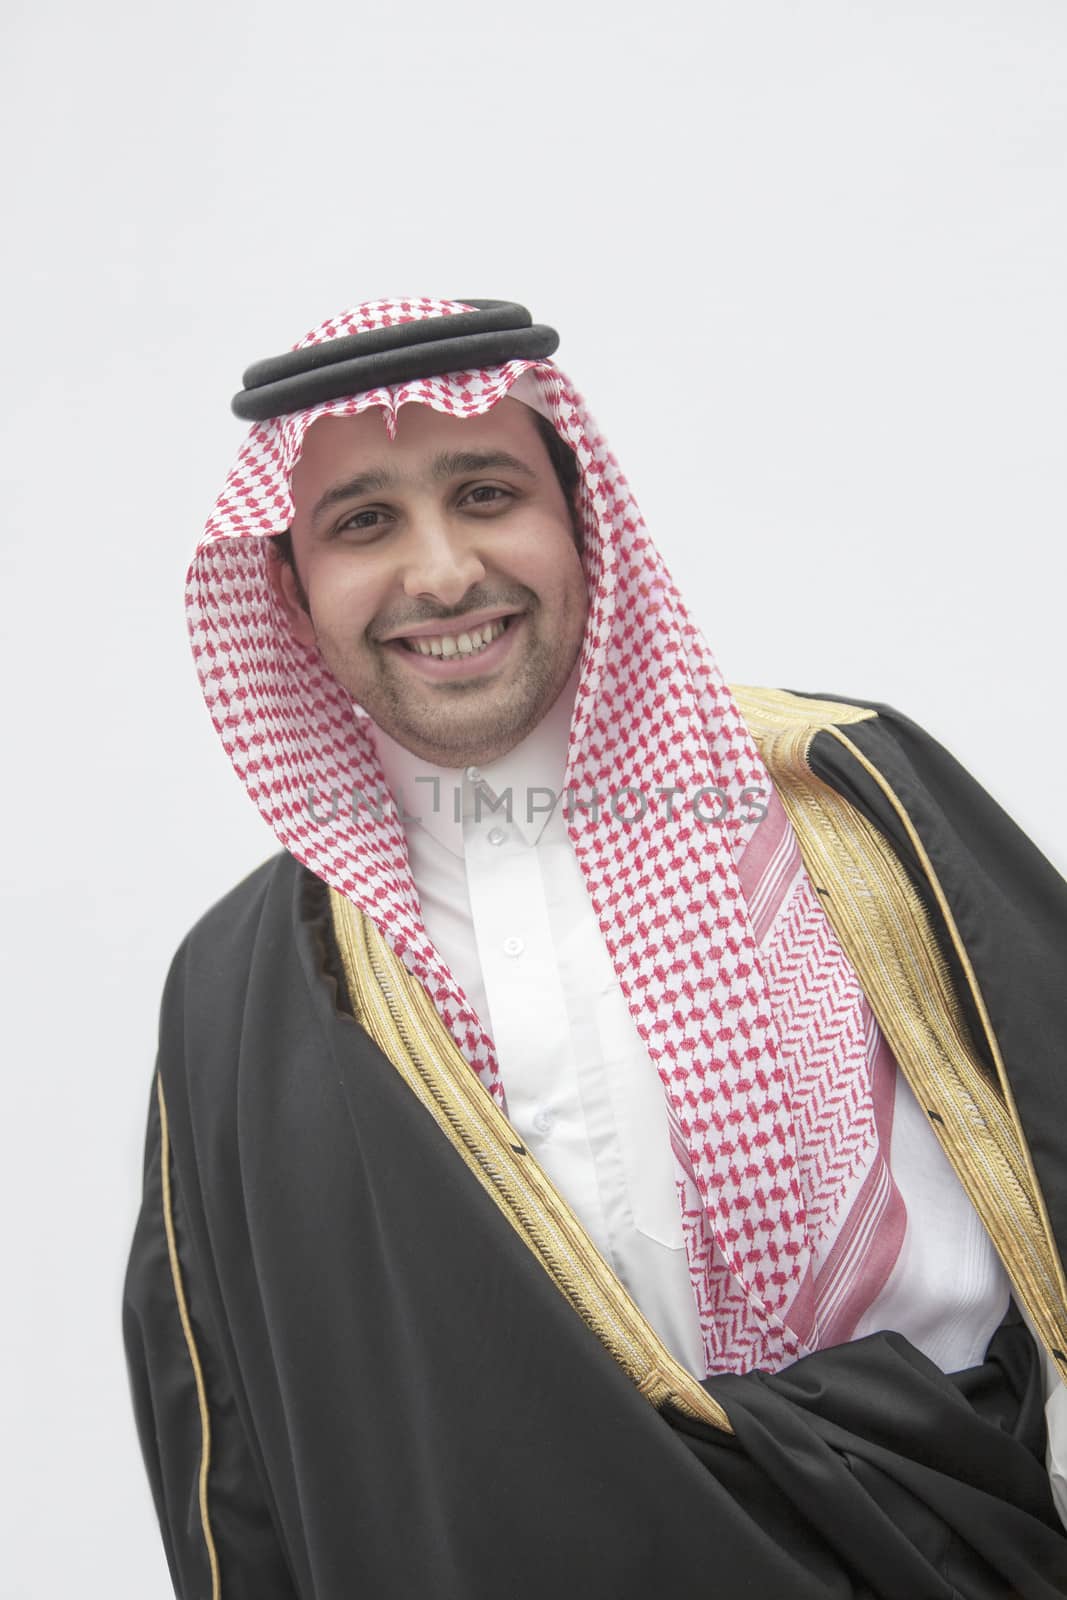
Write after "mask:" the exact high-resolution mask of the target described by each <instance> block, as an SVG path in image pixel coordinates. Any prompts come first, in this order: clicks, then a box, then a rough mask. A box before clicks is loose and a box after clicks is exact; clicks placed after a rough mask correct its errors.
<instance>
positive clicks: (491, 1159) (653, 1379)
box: [330, 889, 733, 1433]
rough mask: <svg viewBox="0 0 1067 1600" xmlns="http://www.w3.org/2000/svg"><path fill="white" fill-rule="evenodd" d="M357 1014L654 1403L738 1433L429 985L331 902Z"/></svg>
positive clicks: (343, 903)
mask: <svg viewBox="0 0 1067 1600" xmlns="http://www.w3.org/2000/svg"><path fill="white" fill-rule="evenodd" d="M330 902H331V908H332V913H333V925H334V932H335V935H336V938H337V944H338V948H339V950H340V953H341V961H342V965H343V967H344V972H345V977H346V980H347V984H348V989H349V994H350V998H351V1000H352V1006H353V1010H354V1012H355V1015H356V1018H357V1020H358V1021H359V1023H360V1024H361V1026H362V1027H363V1028H364V1029H365V1030H366V1032H367V1033H369V1034H370V1036H371V1038H372V1039H373V1040H374V1042H375V1044H377V1046H378V1048H379V1049H380V1050H381V1052H382V1054H383V1055H384V1056H385V1057H386V1059H387V1060H389V1061H391V1062H392V1064H393V1066H394V1067H396V1069H397V1071H398V1072H399V1073H400V1075H401V1077H402V1078H403V1079H404V1082H405V1083H406V1084H407V1085H408V1087H409V1088H410V1089H411V1090H412V1091H413V1093H414V1094H415V1096H416V1098H417V1099H418V1100H419V1102H420V1103H421V1104H422V1105H423V1106H424V1107H425V1108H426V1110H427V1111H428V1112H429V1113H430V1115H431V1116H432V1117H433V1119H434V1121H435V1122H436V1123H437V1126H438V1127H439V1128H440V1129H441V1132H442V1133H443V1134H444V1135H445V1137H446V1139H447V1140H448V1142H449V1144H450V1145H451V1146H452V1148H453V1149H454V1150H455V1151H456V1153H457V1154H458V1155H459V1157H460V1158H461V1160H462V1161H463V1163H464V1165H465V1166H466V1167H467V1169H468V1171H470V1172H471V1173H472V1174H473V1175H474V1177H475V1178H476V1179H477V1181H478V1183H479V1184H480V1185H481V1187H482V1189H483V1190H484V1192H485V1193H486V1194H487V1195H488V1196H489V1198H490V1200H491V1201H492V1202H493V1204H494V1205H495V1206H496V1208H497V1210H498V1211H499V1212H500V1213H501V1215H502V1216H504V1217H505V1218H506V1220H507V1221H508V1223H509V1224H510V1225H511V1227H512V1228H514V1230H515V1232H516V1233H517V1234H518V1235H519V1237H520V1238H521V1239H522V1241H523V1243H524V1244H525V1245H526V1246H527V1248H528V1249H529V1250H530V1251H531V1253H532V1254H533V1256H534V1257H535V1259H536V1260H537V1261H538V1262H539V1263H540V1264H541V1266H542V1267H543V1268H544V1270H545V1271H546V1272H547V1273H548V1275H549V1277H550V1278H551V1279H552V1281H553V1283H554V1284H555V1285H556V1287H557V1288H558V1289H559V1291H560V1293H561V1294H562V1295H563V1296H564V1298H565V1299H566V1300H568V1301H569V1303H570V1304H571V1305H572V1306H573V1308H574V1309H575V1311H577V1313H578V1315H579V1316H580V1317H581V1318H582V1321H583V1322H584V1323H585V1324H586V1326H587V1327H589V1328H590V1329H591V1330H592V1331H593V1333H595V1334H596V1336H597V1338H598V1339H599V1340H600V1342H601V1343H602V1344H603V1345H604V1347H605V1349H606V1350H607V1351H608V1353H609V1354H610V1355H611V1356H612V1357H613V1359H614V1360H615V1361H616V1362H617V1363H618V1365H619V1366H620V1367H622V1369H623V1370H624V1372H626V1374H627V1376H628V1377H629V1378H630V1379H631V1380H632V1382H633V1383H634V1384H635V1385H636V1387H637V1389H638V1390H639V1391H640V1393H641V1394H643V1395H644V1396H645V1398H646V1399H648V1400H649V1401H651V1403H652V1404H653V1405H654V1406H656V1407H657V1408H658V1407H660V1406H663V1405H665V1404H668V1403H669V1404H670V1405H671V1406H673V1407H674V1409H675V1410H677V1411H680V1412H681V1413H682V1414H683V1415H685V1416H687V1417H691V1418H693V1419H695V1420H698V1421H701V1422H705V1423H708V1424H709V1425H710V1426H711V1427H714V1428H718V1429H719V1430H721V1431H722V1432H725V1433H732V1432H733V1429H732V1427H731V1426H730V1421H729V1418H728V1417H727V1415H726V1412H725V1411H724V1410H723V1408H722V1406H721V1405H719V1403H718V1402H717V1401H716V1400H713V1399H712V1397H711V1396H710V1395H709V1394H708V1392H707V1390H706V1389H704V1388H703V1387H702V1386H701V1385H700V1384H699V1383H698V1382H697V1380H696V1379H695V1378H694V1377H693V1375H692V1374H691V1373H690V1372H688V1371H687V1370H686V1369H685V1367H683V1366H682V1365H681V1364H680V1363H679V1362H678V1361H676V1360H675V1359H674V1357H673V1356H672V1355H671V1353H670V1351H669V1350H668V1349H667V1347H666V1346H665V1345H664V1344H663V1342H662V1340H661V1339H660V1338H659V1336H658V1334H657V1333H656V1332H655V1330H654V1329H653V1328H652V1327H651V1326H650V1324H649V1323H648V1322H647V1321H646V1320H645V1318H644V1317H643V1316H642V1314H641V1312H640V1310H639V1309H638V1307H637V1306H636V1305H635V1304H634V1302H633V1301H632V1300H631V1298H630V1296H629V1295H628V1294H627V1293H626V1290H625V1289H624V1288H623V1286H622V1284H621V1283H620V1282H619V1280H618V1278H616V1276H615V1274H614V1273H613V1272H612V1271H611V1270H610V1268H609V1267H608V1266H607V1265H606V1264H605V1262H604V1260H603V1258H602V1257H601V1255H600V1253H599V1251H597V1249H596V1248H595V1246H594V1245H593V1243H592V1241H591V1240H590V1238H589V1236H588V1234H587V1233H586V1232H585V1229H584V1228H583V1227H582V1225H581V1223H580V1222H579V1221H578V1219H577V1217H576V1216H575V1215H574V1213H573V1211H572V1210H571V1209H570V1207H569V1206H568V1205H567V1203H566V1201H565V1200H564V1199H563V1198H562V1196H561V1195H560V1194H559V1192H558V1191H557V1190H556V1188H555V1187H554V1186H553V1184H552V1183H551V1182H550V1180H549V1179H548V1177H547V1176H546V1175H545V1173H544V1172H543V1171H542V1169H541V1168H540V1167H539V1166H538V1164H537V1162H536V1161H535V1160H534V1158H533V1156H532V1155H531V1154H530V1152H529V1151H528V1150H527V1149H526V1147H525V1145H523V1144H522V1143H521V1141H520V1140H519V1138H518V1136H517V1134H516V1133H515V1130H514V1129H513V1128H512V1126H511V1124H510V1123H509V1122H508V1120H507V1118H506V1117H505V1116H504V1114H503V1112H502V1111H501V1110H500V1109H499V1107H498V1106H497V1105H496V1104H495V1103H494V1101H493V1099H492V1097H491V1096H490V1095H489V1093H488V1092H487V1091H486V1089H485V1088H484V1087H483V1085H482V1083H481V1082H480V1081H479V1079H478V1078H477V1077H476V1076H475V1074H474V1072H472V1070H471V1068H470V1066H469V1065H468V1063H467V1061H466V1060H465V1058H464V1057H463V1056H462V1055H461V1054H460V1052H459V1050H458V1048H457V1046H456V1044H455V1041H454V1040H453V1038H452V1036H451V1034H450V1033H449V1032H448V1030H447V1028H446V1027H445V1025H444V1023H443V1022H442V1021H441V1018H440V1017H439V1015H438V1013H437V1010H436V1008H435V1006H434V1004H433V1002H432V1000H431V999H430V997H429V995H428V994H427V993H426V991H425V990H424V989H423V987H422V985H421V984H420V983H418V982H417V981H416V979H415V978H413V977H412V975H411V974H410V973H409V972H408V970H407V968H406V967H405V966H404V964H403V962H402V961H400V959H399V958H398V957H397V956H396V955H394V953H393V951H392V950H391V949H390V948H389V946H388V945H387V944H386V942H385V940H384V939H383V938H382V936H381V934H380V933H379V932H378V930H377V928H376V927H375V926H374V924H373V923H372V922H371V921H370V919H369V918H367V917H366V916H364V915H363V913H362V912H360V911H358V910H357V909H356V907H355V906H353V905H352V904H351V902H350V901H349V900H347V899H346V898H345V896H344V895H342V894H339V893H338V892H337V891H336V890H333V889H331V891H330Z"/></svg>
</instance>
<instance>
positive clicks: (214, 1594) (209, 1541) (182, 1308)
mask: <svg viewBox="0 0 1067 1600" xmlns="http://www.w3.org/2000/svg"><path fill="white" fill-rule="evenodd" d="M156 1096H157V1098H158V1100H159V1160H160V1168H161V1171H162V1177H163V1227H164V1229H165V1231H166V1235H167V1252H168V1254H169V1256H170V1273H171V1277H172V1279H173V1281H174V1298H175V1300H177V1302H178V1315H179V1317H180V1318H181V1324H182V1332H183V1333H184V1334H185V1343H186V1346H187V1347H188V1350H189V1360H190V1361H191V1363H192V1367H193V1378H194V1379H195V1382H196V1398H197V1402H198V1404H199V1406H200V1438H201V1447H200V1481H199V1501H200V1526H201V1527H202V1528H203V1530H204V1544H205V1545H206V1546H207V1559H208V1565H209V1566H210V1568H211V1600H220V1596H221V1594H222V1586H221V1581H220V1578H219V1558H218V1555H217V1553H216V1550H215V1541H214V1539H213V1538H212V1535H211V1517H210V1515H209V1513H208V1505H207V1475H208V1467H209V1465H210V1462H211V1419H210V1417H209V1415H208V1408H207V1389H206V1387H205V1384H204V1373H203V1369H202V1368H201V1365H200V1356H199V1354H198V1352H197V1348H196V1339H195V1338H194V1336H193V1325H192V1322H191V1321H190V1319H189V1308H188V1305H187V1304H186V1300H185V1288H184V1285H183V1284H182V1269H181V1262H180V1261H179V1260H178V1243H177V1239H176V1237H175V1232H174V1208H173V1204H172V1200H171V1190H170V1129H169V1125H168V1122H167V1103H166V1101H165V1099H164V1098H163V1080H162V1078H161V1077H160V1076H159V1074H158V1072H157V1074H156Z"/></svg>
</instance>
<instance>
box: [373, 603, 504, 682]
mask: <svg viewBox="0 0 1067 1600" xmlns="http://www.w3.org/2000/svg"><path fill="white" fill-rule="evenodd" d="M499 615H500V614H499V613H498V616H499ZM503 615H504V616H505V617H506V618H507V622H506V624H505V627H504V631H503V632H502V633H501V634H499V635H498V637H497V638H495V639H494V640H493V641H492V642H491V643H490V644H486V645H483V646H482V647H481V648H480V649H477V650H473V651H461V650H456V651H455V652H454V654H452V655H425V654H423V652H422V651H421V650H418V649H417V648H415V647H414V646H412V645H408V644H405V642H404V641H405V639H408V638H411V637H412V635H411V634H400V635H397V636H396V637H394V638H392V639H389V640H388V641H386V643H385V644H384V645H383V648H384V649H385V650H387V651H388V652H389V653H390V655H392V656H393V657H394V658H396V659H398V660H402V661H403V663H404V667H405V669H406V670H408V671H410V672H414V673H415V675H416V676H417V677H419V678H422V679H423V681H424V682H426V683H449V682H452V681H454V680H455V679H461V678H478V677H484V676H485V675H486V674H487V673H493V672H495V671H496V669H497V668H498V667H500V666H502V665H503V663H504V661H505V660H506V659H507V657H508V655H509V654H510V653H511V651H512V649H513V648H514V647H515V641H516V639H517V638H518V637H519V636H521V634H522V631H523V628H524V626H525V621H526V619H525V616H524V615H523V613H521V612H516V611H508V612H505V613H503ZM463 620H464V622H465V623H466V622H467V619H466V618H464V619H463ZM489 620H490V621H493V620H495V619H494V618H490V619H489ZM437 626H438V628H440V626H441V624H440V623H438V624H437ZM482 626H483V627H484V626H485V624H484V623H483V624H482ZM473 627H476V624H474V623H473V622H471V623H468V626H467V627H464V628H463V629H462V630H461V631H462V632H464V633H466V632H467V631H468V628H473ZM417 637H420V638H425V637H427V635H425V634H420V635H418V636H417ZM429 637H430V638H435V637H437V635H434V634H430V635H429ZM457 637H458V635H457Z"/></svg>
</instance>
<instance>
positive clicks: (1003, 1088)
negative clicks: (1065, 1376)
mask: <svg viewBox="0 0 1067 1600" xmlns="http://www.w3.org/2000/svg"><path fill="white" fill-rule="evenodd" d="M829 731H830V732H831V733H832V734H833V736H834V738H836V739H839V740H840V741H841V743H842V744H843V745H844V746H845V748H846V749H847V750H848V751H849V752H850V753H851V754H852V755H853V756H854V757H855V759H856V760H857V761H858V762H859V763H860V765H861V766H862V767H863V768H864V770H865V771H866V772H868V773H870V775H871V777H872V778H873V779H874V781H875V782H876V783H877V784H878V787H879V788H880V789H881V790H882V791H883V793H884V794H885V796H886V798H887V799H888V800H889V802H890V804H891V805H892V806H893V809H894V810H895V811H896V813H897V815H898V816H899V818H900V820H901V822H902V823H903V825H904V828H905V830H906V831H907V834H908V837H909V839H910V840H911V843H912V848H913V849H914V850H915V853H916V855H917V856H918V858H919V861H920V862H921V864H922V868H923V871H924V873H925V874H926V877H927V879H928V881H929V883H930V887H931V889H932V890H933V892H934V896H935V898H936V900H937V904H938V907H939V909H940V911H941V915H942V916H943V917H944V919H945V925H946V927H947V928H948V932H949V937H950V938H951V940H952V946H953V949H954V950H955V952H956V956H957V959H958V960H959V963H960V965H961V967H962V968H963V971H964V975H965V977H966V979H967V986H968V988H969V989H970V992H971V995H972V998H973V1000H974V1004H975V1009H976V1010H977V1012H978V1016H979V1020H980V1021H981V1024H982V1031H983V1033H984V1034H985V1038H986V1042H987V1044H988V1046H989V1051H990V1054H991V1055H992V1057H993V1064H994V1066H995V1067H996V1070H997V1081H998V1083H999V1086H1000V1096H997V1095H995V1094H993V1106H994V1108H995V1111H996V1115H997V1117H998V1118H999V1119H1000V1125H999V1126H998V1127H997V1137H998V1139H1007V1140H1009V1141H1010V1149H1009V1152H1008V1153H1009V1154H1010V1157H1011V1159H1012V1161H1013V1163H1014V1165H1015V1166H1016V1167H1017V1168H1018V1169H1019V1171H1020V1177H1019V1182H1020V1187H1021V1189H1022V1192H1023V1194H1024V1195H1025V1196H1026V1198H1027V1201H1028V1204H1029V1205H1030V1206H1031V1207H1032V1216H1031V1219H1030V1226H1031V1227H1033V1228H1035V1229H1036V1230H1037V1231H1039V1233H1040V1235H1041V1238H1040V1247H1041V1253H1042V1257H1043V1272H1044V1273H1045V1274H1046V1275H1048V1276H1051V1278H1052V1279H1053V1280H1054V1283H1055V1289H1056V1297H1057V1298H1058V1301H1059V1308H1058V1314H1059V1325H1058V1327H1057V1324H1056V1321H1055V1317H1054V1314H1053V1313H1052V1312H1050V1317H1052V1318H1053V1320H1052V1321H1051V1322H1050V1324H1049V1326H1048V1331H1044V1332H1042V1339H1043V1340H1044V1341H1045V1343H1046V1344H1048V1345H1049V1350H1050V1353H1051V1354H1052V1355H1053V1356H1054V1358H1055V1360H1056V1361H1057V1362H1058V1364H1059V1366H1060V1367H1061V1369H1063V1370H1064V1371H1065V1372H1067V1351H1065V1349H1064V1336H1065V1334H1067V1277H1065V1276H1064V1270H1063V1263H1062V1261H1061V1259H1060V1254H1059V1251H1058V1249H1057V1248H1056V1242H1055V1234H1054V1233H1053V1229H1052V1220H1051V1218H1050V1217H1049V1214H1048V1207H1047V1206H1046V1204H1045V1197H1044V1195H1043V1194H1042V1192H1041V1185H1040V1182H1039V1181H1038V1176H1037V1172H1036V1170H1035V1168H1034V1163H1033V1157H1032V1156H1031V1154H1030V1147H1029V1145H1028V1144H1027V1142H1026V1137H1025V1135H1024V1133H1023V1130H1022V1121H1021V1119H1020V1117H1019V1112H1018V1108H1017V1106H1016V1104H1015V1095H1014V1093H1013V1092H1012V1087H1011V1080H1010V1079H1009V1077H1008V1072H1007V1068H1006V1067H1005V1065H1004V1056H1003V1054H1002V1052H1001V1048H1000V1041H999V1040H998V1038H997V1036H996V1034H995V1033H994V1031H993V1024H992V1022H991V1020H990V1016H989V1011H988V1008H987V1006H986V1003H985V997H984V995H983V994H982V991H981V989H980V988H979V986H978V975H977V973H976V972H975V970H974V967H973V966H972V964H971V958H970V956H969V955H968V954H967V948H966V946H965V945H964V943H963V939H962V937H961V935H960V931H959V928H958V927H957V926H956V919H955V918H954V917H953V915H952V910H951V908H950V906H949V903H948V897H947V895H946V894H945V891H944V889H943V888H942V887H941V881H940V879H939V878H938V876H937V873H936V871H935V870H934V866H933V863H932V861H931V860H930V857H929V856H928V854H927V852H926V847H925V846H924V844H923V842H922V840H921V838H920V837H919V834H918V832H917V831H916V829H915V826H914V824H913V823H912V820H911V818H910V817H909V816H908V813H907V812H906V811H905V809H904V806H903V804H902V803H901V801H900V800H899V799H898V797H897V795H896V793H895V792H894V790H893V789H892V788H891V787H890V785H889V783H888V782H887V781H886V779H885V778H884V777H883V776H882V774H881V773H880V772H879V771H878V769H877V767H875V766H874V765H873V764H872V762H870V761H869V760H868V759H867V757H866V756H865V755H864V753H863V751H862V750H860V749H859V748H858V747H857V746H856V745H855V744H853V742H852V740H851V739H849V738H847V737H846V736H845V735H844V734H843V733H841V732H839V731H838V729H836V728H832V729H830V730H829ZM968 1065H969V1067H970V1068H971V1071H972V1074H973V1076H974V1078H975V1085H974V1092H975V1093H976V1094H982V1096H983V1106H984V1105H985V1098H986V1097H987V1095H988V1094H992V1090H989V1089H988V1088H987V1080H986V1076H985V1074H984V1072H983V1071H982V1070H981V1068H980V1066H979V1065H978V1064H977V1063H976V1062H974V1061H973V1060H972V1061H970V1062H969V1063H968ZM1008 1270H1009V1272H1010V1271H1011V1268H1010V1266H1009V1268H1008ZM1027 1309H1028V1310H1031V1308H1030V1306H1029V1305H1028V1306H1027ZM1031 1315H1034V1312H1033V1311H1032V1310H1031ZM1036 1320H1037V1319H1036V1316H1035V1321H1036ZM1049 1332H1051V1333H1052V1334H1053V1335H1054V1342H1050V1340H1049V1337H1048V1333H1049Z"/></svg>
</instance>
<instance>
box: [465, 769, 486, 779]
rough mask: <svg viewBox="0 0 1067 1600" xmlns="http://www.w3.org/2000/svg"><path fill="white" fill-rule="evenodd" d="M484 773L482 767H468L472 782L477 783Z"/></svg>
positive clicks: (469, 777) (468, 775) (468, 774)
mask: <svg viewBox="0 0 1067 1600" xmlns="http://www.w3.org/2000/svg"><path fill="white" fill-rule="evenodd" d="M481 775H482V769H481V767H468V768H467V777H468V779H469V780H470V782H471V783H477V782H478V780H479V779H480V777H481Z"/></svg>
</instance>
